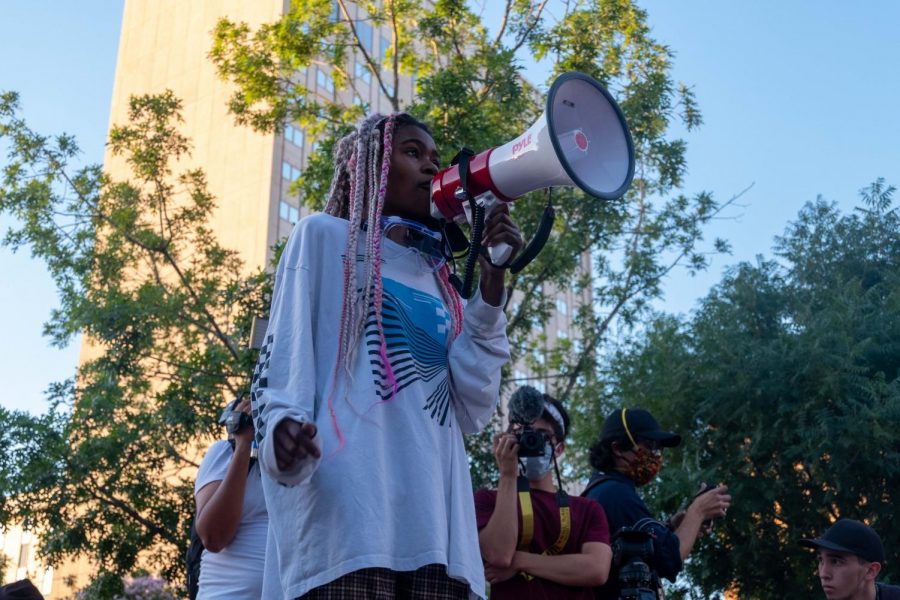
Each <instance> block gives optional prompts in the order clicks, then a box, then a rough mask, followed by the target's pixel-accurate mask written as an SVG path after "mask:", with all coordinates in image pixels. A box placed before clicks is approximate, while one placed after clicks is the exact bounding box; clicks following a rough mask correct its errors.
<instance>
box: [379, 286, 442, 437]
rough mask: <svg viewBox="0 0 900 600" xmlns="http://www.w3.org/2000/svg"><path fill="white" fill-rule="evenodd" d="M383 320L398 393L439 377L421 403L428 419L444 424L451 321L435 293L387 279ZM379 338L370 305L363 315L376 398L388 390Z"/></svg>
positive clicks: (389, 391)
mask: <svg viewBox="0 0 900 600" xmlns="http://www.w3.org/2000/svg"><path fill="white" fill-rule="evenodd" d="M383 281H384V293H383V300H382V310H381V319H382V324H383V326H384V340H385V343H386V345H387V356H388V360H390V362H391V367H392V368H393V370H394V377H395V378H396V379H397V392H400V391H401V390H403V388H405V387H407V386H409V385H410V384H412V383H414V382H416V381H427V382H437V383H436V385H434V387H433V389H432V391H431V393H430V394H429V395H428V397H427V398H426V400H425V405H424V406H423V407H422V408H423V409H424V410H426V411H428V412H429V414H430V415H431V418H432V419H435V420H436V421H437V422H438V423H439V424H441V425H448V426H449V421H448V420H447V414H448V413H449V410H450V389H449V382H448V377H447V341H448V339H449V334H450V327H451V326H452V321H451V319H450V314H449V313H448V312H447V309H446V308H445V307H444V303H443V302H441V300H440V299H439V298H435V297H434V296H432V295H430V294H426V293H424V292H421V291H419V290H416V289H414V288H410V287H407V286H405V285H403V284H401V283H399V282H397V281H394V280H392V279H387V278H385V279H384V280H383ZM379 346H380V340H379V339H378V328H377V326H376V324H375V311H374V306H372V307H370V309H369V315H368V319H367V320H366V347H367V350H368V352H369V360H370V361H371V363H372V374H373V375H374V376H375V388H376V390H377V394H378V396H379V398H381V399H382V400H386V399H387V398H389V397H390V394H391V390H390V386H389V385H388V383H387V377H386V375H387V372H386V371H385V369H384V367H383V366H382V364H381V357H380V355H379Z"/></svg>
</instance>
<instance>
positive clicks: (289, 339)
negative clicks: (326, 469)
mask: <svg viewBox="0 0 900 600" xmlns="http://www.w3.org/2000/svg"><path fill="white" fill-rule="evenodd" d="M301 237H302V236H301V235H299V232H298V231H295V232H294V235H292V236H291V239H290V241H289V242H288V245H287V247H286V248H285V250H284V253H283V254H282V258H281V261H280V262H279V264H278V269H277V271H276V273H275V290H274V293H273V295H272V308H271V311H270V313H269V326H268V329H267V331H266V337H265V341H264V343H263V346H262V348H261V349H260V353H259V360H258V362H257V364H256V368H255V369H254V372H253V378H252V382H251V387H250V390H251V407H252V414H253V419H254V425H255V427H256V442H257V445H258V447H259V464H260V467H261V469H262V470H263V472H264V473H266V474H268V475H269V476H271V477H272V478H273V479H275V480H277V481H278V482H280V483H282V484H284V485H297V484H299V483H302V482H303V481H305V480H307V479H308V478H309V477H310V476H311V475H312V473H313V472H314V471H315V469H316V468H317V467H318V464H319V460H320V459H314V458H306V459H304V460H303V461H301V462H300V463H298V464H297V465H296V466H295V468H293V469H291V470H290V471H281V470H280V469H278V465H277V463H276V460H275V444H274V439H273V433H274V431H275V430H276V428H277V427H278V424H279V423H280V422H281V421H282V420H283V419H291V420H294V421H297V422H301V423H314V422H315V396H316V382H315V372H316V370H315V363H316V361H315V344H314V341H313V323H312V317H311V314H312V311H313V310H315V306H314V292H313V290H312V287H313V286H311V285H310V282H309V280H308V279H309V278H308V273H309V270H308V269H307V268H305V267H304V264H305V263H304V261H305V260H307V259H308V257H304V256H303V250H302V248H301V247H300V246H301V244H300V242H301V239H300V238H301ZM316 443H318V440H316Z"/></svg>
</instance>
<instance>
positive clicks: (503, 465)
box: [475, 386, 612, 600]
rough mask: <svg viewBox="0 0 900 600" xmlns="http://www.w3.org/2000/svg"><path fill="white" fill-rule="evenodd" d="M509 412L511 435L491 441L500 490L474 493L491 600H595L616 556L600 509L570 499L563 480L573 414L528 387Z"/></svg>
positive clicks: (582, 500) (515, 398) (513, 400)
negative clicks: (562, 460) (562, 463)
mask: <svg viewBox="0 0 900 600" xmlns="http://www.w3.org/2000/svg"><path fill="white" fill-rule="evenodd" d="M509 412H510V427H509V430H508V431H507V432H506V433H501V434H498V435H496V436H495V437H494V457H495V458H496V460H497V466H498V467H499V469H500V481H499V484H498V488H497V490H479V491H478V492H476V494H475V513H476V518H477V521H478V529H479V534H478V541H479V545H480V547H481V556H482V559H483V560H484V563H485V576H486V578H487V580H488V582H490V584H491V599H492V600H503V599H504V598H516V599H519V598H585V599H587V598H593V594H594V592H593V589H592V588H594V587H596V586H598V585H602V584H603V583H604V582H605V581H606V578H607V575H608V574H609V565H610V560H611V557H612V551H611V549H610V547H609V529H608V528H607V525H606V517H605V516H604V514H603V509H602V508H601V507H600V506H599V505H598V504H596V503H594V502H591V501H589V500H587V499H585V498H579V497H572V498H570V497H569V496H568V494H566V492H565V491H563V489H562V483H561V482H560V481H559V468H558V466H557V464H556V459H557V457H558V456H560V455H561V454H562V453H563V451H564V450H565V438H566V434H567V433H568V429H569V415H568V414H567V413H566V410H565V409H564V408H563V406H562V404H561V403H560V402H559V401H558V400H556V399H555V398H552V397H551V396H548V395H546V394H542V393H541V392H539V391H537V390H536V389H534V388H533V387H530V386H523V387H521V388H519V389H518V390H517V391H516V392H515V393H514V394H513V396H512V398H511V399H510V403H509ZM554 468H555V471H556V478H557V482H558V483H559V484H560V486H559V488H557V487H556V486H555V485H554V483H553V470H554ZM520 473H521V475H520Z"/></svg>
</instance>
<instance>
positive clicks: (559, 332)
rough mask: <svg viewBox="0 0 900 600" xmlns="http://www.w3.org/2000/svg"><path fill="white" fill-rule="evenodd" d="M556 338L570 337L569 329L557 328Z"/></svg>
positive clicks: (564, 338)
mask: <svg viewBox="0 0 900 600" xmlns="http://www.w3.org/2000/svg"><path fill="white" fill-rule="evenodd" d="M556 339H558V340H567V339H569V333H568V332H567V331H563V330H562V329H557V330H556Z"/></svg>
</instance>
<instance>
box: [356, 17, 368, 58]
mask: <svg viewBox="0 0 900 600" xmlns="http://www.w3.org/2000/svg"><path fill="white" fill-rule="evenodd" d="M354 27H355V28H356V35H357V36H358V37H359V43H360V44H362V46H363V48H365V49H366V50H367V51H369V52H371V51H372V33H373V32H372V26H371V25H369V24H368V23H367V22H365V21H356V23H354Z"/></svg>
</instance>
